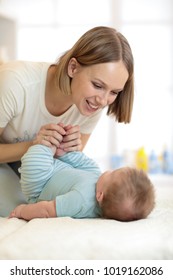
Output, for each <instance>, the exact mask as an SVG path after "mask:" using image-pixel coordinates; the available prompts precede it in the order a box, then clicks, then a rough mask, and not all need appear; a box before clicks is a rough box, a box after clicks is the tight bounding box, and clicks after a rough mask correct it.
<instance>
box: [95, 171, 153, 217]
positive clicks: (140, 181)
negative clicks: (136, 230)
mask: <svg viewBox="0 0 173 280" xmlns="http://www.w3.org/2000/svg"><path fill="white" fill-rule="evenodd" d="M96 198H97V201H98V202H99V205H100V207H101V210H102V216H103V218H107V219H115V220H119V221H133V220H139V219H144V218H146V217H147V216H148V215H149V213H150V212H151V211H152V210H153V208H154V205H155V193H154V186H153V184H152V183H151V181H150V179H149V178H148V176H147V174H146V173H145V172H144V171H142V170H138V169H135V168H131V167H123V168H119V169H117V170H113V171H106V172H105V173H103V174H102V175H101V176H100V178H99V179H98V182H97V185H96Z"/></svg>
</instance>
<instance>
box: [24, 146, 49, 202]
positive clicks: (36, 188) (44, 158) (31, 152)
mask: <svg viewBox="0 0 173 280" xmlns="http://www.w3.org/2000/svg"><path fill="white" fill-rule="evenodd" d="M53 152H54V150H52V149H51V148H48V147H46V146H43V145H34V146H32V147H30V148H29V149H28V151H27V153H26V154H25V155H24V156H23V157H22V159H21V162H22V165H21V168H20V173H21V181H20V182H21V188H22V191H23V193H24V195H25V196H26V198H27V201H28V202H35V201H36V200H37V198H38V196H39V195H40V193H41V191H42V189H43V187H44V185H45V184H46V183H47V181H48V180H49V179H50V178H51V176H52V175H53V173H54V158H53Z"/></svg>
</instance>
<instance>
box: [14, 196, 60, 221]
mask: <svg viewBox="0 0 173 280" xmlns="http://www.w3.org/2000/svg"><path fill="white" fill-rule="evenodd" d="M55 217H57V215H56V206H55V200H51V201H40V202H37V203H33V204H21V205H19V206H17V207H16V208H15V209H14V210H13V211H12V212H11V213H10V215H9V218H19V219H24V220H26V221H30V220H32V219H35V218H55Z"/></svg>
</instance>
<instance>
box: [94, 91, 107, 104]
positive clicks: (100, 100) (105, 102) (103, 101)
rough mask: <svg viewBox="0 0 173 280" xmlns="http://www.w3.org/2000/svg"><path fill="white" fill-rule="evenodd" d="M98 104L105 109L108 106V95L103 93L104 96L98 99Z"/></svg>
mask: <svg viewBox="0 0 173 280" xmlns="http://www.w3.org/2000/svg"><path fill="white" fill-rule="evenodd" d="M96 102H97V104H99V105H101V106H102V107H105V106H107V105H108V94H107V93H103V94H102V95H99V96H97V97H96Z"/></svg>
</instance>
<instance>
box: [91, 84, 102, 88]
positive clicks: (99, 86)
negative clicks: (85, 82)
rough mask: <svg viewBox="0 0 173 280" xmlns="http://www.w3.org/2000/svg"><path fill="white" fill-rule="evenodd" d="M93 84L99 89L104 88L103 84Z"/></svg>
mask: <svg viewBox="0 0 173 280" xmlns="http://www.w3.org/2000/svg"><path fill="white" fill-rule="evenodd" d="M93 86H94V87H95V88H98V89H100V88H102V86H101V85H99V84H96V83H93Z"/></svg>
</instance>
